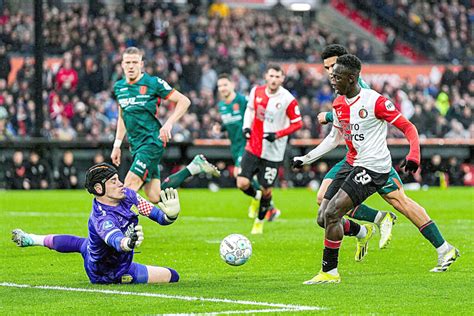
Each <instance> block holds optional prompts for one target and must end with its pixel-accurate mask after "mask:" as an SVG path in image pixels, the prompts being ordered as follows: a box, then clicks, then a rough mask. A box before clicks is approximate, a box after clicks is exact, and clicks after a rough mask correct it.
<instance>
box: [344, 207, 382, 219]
mask: <svg viewBox="0 0 474 316" xmlns="http://www.w3.org/2000/svg"><path fill="white" fill-rule="evenodd" d="M347 215H348V216H349V217H351V218H353V219H358V220H361V221H366V222H370V223H376V224H377V220H378V222H380V221H381V220H382V218H383V215H385V212H380V211H378V210H376V209H373V208H371V207H369V206H367V205H365V204H361V205H358V206H356V207H355V208H354V209H353V210H352V211H350V212H349V213H347Z"/></svg>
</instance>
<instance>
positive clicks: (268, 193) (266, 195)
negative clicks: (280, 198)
mask: <svg viewBox="0 0 474 316" xmlns="http://www.w3.org/2000/svg"><path fill="white" fill-rule="evenodd" d="M262 195H263V197H264V198H269V197H271V196H272V188H262Z"/></svg>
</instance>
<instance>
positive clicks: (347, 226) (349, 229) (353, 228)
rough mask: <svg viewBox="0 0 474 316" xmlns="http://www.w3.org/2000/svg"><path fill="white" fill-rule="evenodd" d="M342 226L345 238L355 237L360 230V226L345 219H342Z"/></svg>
mask: <svg viewBox="0 0 474 316" xmlns="http://www.w3.org/2000/svg"><path fill="white" fill-rule="evenodd" d="M342 226H343V227H344V235H345V236H356V235H357V234H359V232H360V230H361V226H360V225H359V224H357V223H356V222H353V221H351V220H349V219H347V218H343V219H342Z"/></svg>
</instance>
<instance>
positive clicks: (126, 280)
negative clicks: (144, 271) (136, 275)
mask: <svg viewBox="0 0 474 316" xmlns="http://www.w3.org/2000/svg"><path fill="white" fill-rule="evenodd" d="M132 281H133V277H132V276H131V275H130V274H124V275H122V281H121V283H132Z"/></svg>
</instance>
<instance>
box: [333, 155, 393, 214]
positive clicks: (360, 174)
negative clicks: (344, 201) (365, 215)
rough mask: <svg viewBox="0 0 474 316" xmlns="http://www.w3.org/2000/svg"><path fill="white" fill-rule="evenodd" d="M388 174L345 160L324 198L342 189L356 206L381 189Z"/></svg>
mask: <svg viewBox="0 0 474 316" xmlns="http://www.w3.org/2000/svg"><path fill="white" fill-rule="evenodd" d="M389 174H390V173H389V172H387V173H378V172H375V171H371V170H369V169H367V168H364V167H360V166H357V167H354V166H351V165H350V164H348V163H347V162H345V163H344V165H343V166H342V168H341V170H339V172H338V173H337V174H336V176H335V178H334V180H333V181H332V183H331V184H330V185H329V187H328V189H327V191H326V194H324V198H325V199H328V200H330V199H332V198H333V197H334V195H336V193H337V191H339V189H342V190H344V192H346V193H347V194H348V195H349V197H350V198H351V200H352V203H353V204H354V206H357V205H359V204H361V203H362V202H364V201H365V199H367V198H368V197H369V196H371V195H372V194H374V193H375V192H377V190H379V189H381V188H382V187H383V186H384V185H385V184H386V182H387V180H388V176H389Z"/></svg>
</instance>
